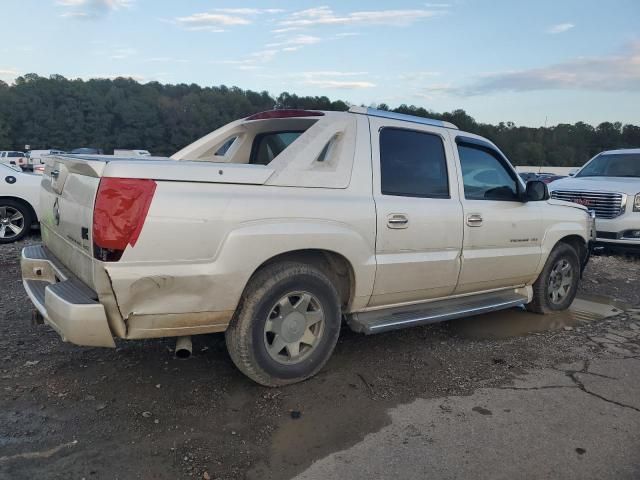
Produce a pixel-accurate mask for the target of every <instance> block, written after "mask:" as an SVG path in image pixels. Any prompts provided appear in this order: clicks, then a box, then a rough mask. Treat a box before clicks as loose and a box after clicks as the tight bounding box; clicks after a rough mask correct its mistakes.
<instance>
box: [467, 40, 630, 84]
mask: <svg viewBox="0 0 640 480" xmlns="http://www.w3.org/2000/svg"><path fill="white" fill-rule="evenodd" d="M533 90H588V91H610V92H619V91H629V92H638V91H640V42H634V43H632V44H630V45H628V46H627V47H626V48H625V49H623V50H622V51H621V52H620V53H618V54H613V55H608V56H599V57H580V58H576V59H572V60H567V61H565V62H561V63H556V64H554V65H550V66H547V67H540V68H532V69H526V70H516V71H511V72H502V73H490V74H486V75H483V76H482V77H480V78H478V79H477V80H476V81H475V82H473V83H471V84H469V85H467V86H466V87H463V88H460V89H458V93H460V94H462V95H482V94H485V93H494V92H503V91H511V92H528V91H533Z"/></svg>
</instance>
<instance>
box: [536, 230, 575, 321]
mask: <svg viewBox="0 0 640 480" xmlns="http://www.w3.org/2000/svg"><path fill="white" fill-rule="evenodd" d="M579 280H580V260H579V257H578V253H577V252H576V251H575V249H574V248H573V247H571V246H570V245H568V244H566V243H560V244H558V245H556V247H555V248H554V249H553V250H552V251H551V254H550V255H549V258H548V259H547V262H546V263H545V265H544V268H543V269H542V272H541V273H540V276H539V277H538V279H537V280H536V281H535V283H534V284H533V300H532V301H531V303H529V304H528V305H527V310H529V311H531V312H535V313H550V312H554V311H558V310H566V309H567V308H569V306H570V305H571V304H572V303H573V300H574V299H575V297H576V293H578V281H579Z"/></svg>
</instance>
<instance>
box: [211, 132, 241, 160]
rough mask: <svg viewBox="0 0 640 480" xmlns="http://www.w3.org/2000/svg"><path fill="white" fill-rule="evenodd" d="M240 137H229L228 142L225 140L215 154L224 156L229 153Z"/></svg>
mask: <svg viewBox="0 0 640 480" xmlns="http://www.w3.org/2000/svg"><path fill="white" fill-rule="evenodd" d="M237 138H238V137H231V138H230V139H228V140H227V141H226V142H224V143H223V144H222V145H221V146H220V148H218V150H217V151H216V153H215V155H217V156H219V157H223V156H225V155H226V154H227V152H228V151H229V149H230V148H231V145H233V143H234V142H235V141H236V139H237Z"/></svg>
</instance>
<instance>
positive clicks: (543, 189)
mask: <svg viewBox="0 0 640 480" xmlns="http://www.w3.org/2000/svg"><path fill="white" fill-rule="evenodd" d="M542 200H549V189H548V188H547V184H546V183H544V182H541V181H540V180H531V181H529V182H527V190H526V191H525V193H524V201H525V202H540V201H542Z"/></svg>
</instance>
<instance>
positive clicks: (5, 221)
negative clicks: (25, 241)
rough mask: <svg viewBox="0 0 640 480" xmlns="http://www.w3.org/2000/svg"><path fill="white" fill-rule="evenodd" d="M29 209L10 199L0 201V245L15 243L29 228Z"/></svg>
mask: <svg viewBox="0 0 640 480" xmlns="http://www.w3.org/2000/svg"><path fill="white" fill-rule="evenodd" d="M31 222H32V219H31V212H30V210H29V208H28V207H27V206H26V205H25V204H23V203H21V202H17V201H15V200H12V199H0V244H2V243H11V242H17V241H18V240H20V239H21V238H22V237H24V236H25V235H26V234H27V232H28V231H29V228H30V227H31Z"/></svg>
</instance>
